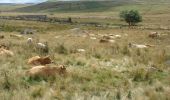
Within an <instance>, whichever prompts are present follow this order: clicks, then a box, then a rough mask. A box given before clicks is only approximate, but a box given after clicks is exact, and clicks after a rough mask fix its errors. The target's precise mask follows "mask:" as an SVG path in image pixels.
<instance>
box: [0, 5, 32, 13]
mask: <svg viewBox="0 0 170 100" xmlns="http://www.w3.org/2000/svg"><path fill="white" fill-rule="evenodd" d="M31 5H32V4H11V3H0V11H9V10H14V9H18V8H23V7H27V6H31Z"/></svg>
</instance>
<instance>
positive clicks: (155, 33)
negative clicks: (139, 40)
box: [149, 32, 159, 38]
mask: <svg viewBox="0 0 170 100" xmlns="http://www.w3.org/2000/svg"><path fill="white" fill-rule="evenodd" d="M149 37H150V38H157V37H159V34H158V32H152V33H150V34H149Z"/></svg>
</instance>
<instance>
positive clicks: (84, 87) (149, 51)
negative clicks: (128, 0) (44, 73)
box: [0, 5, 170, 100]
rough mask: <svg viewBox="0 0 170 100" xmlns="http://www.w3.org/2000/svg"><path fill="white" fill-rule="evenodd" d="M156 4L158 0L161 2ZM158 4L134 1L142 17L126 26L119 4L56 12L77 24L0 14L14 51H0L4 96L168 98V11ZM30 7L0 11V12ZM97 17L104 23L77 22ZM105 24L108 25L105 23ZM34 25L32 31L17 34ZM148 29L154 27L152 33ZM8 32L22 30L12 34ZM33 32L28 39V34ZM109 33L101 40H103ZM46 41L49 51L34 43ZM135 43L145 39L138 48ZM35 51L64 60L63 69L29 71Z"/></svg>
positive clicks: (14, 99)
mask: <svg viewBox="0 0 170 100" xmlns="http://www.w3.org/2000/svg"><path fill="white" fill-rule="evenodd" d="M159 6H160V5H159ZM167 6H169V5H166V6H164V5H161V7H162V8H161V7H160V8H157V6H156V5H155V8H156V9H155V10H154V9H152V10H151V11H150V12H147V13H146V11H147V10H148V9H149V7H147V8H145V7H144V6H141V5H134V6H133V7H134V8H138V9H139V11H140V12H142V15H143V22H142V23H140V24H139V25H138V26H135V27H133V28H129V27H128V26H126V23H124V22H123V21H121V20H120V19H119V17H118V13H119V11H121V10H122V9H127V8H129V7H130V6H128V7H127V6H122V7H121V6H120V7H116V8H115V9H112V10H111V11H108V12H91V13H87V12H84V13H79V12H74V13H62V12H60V13H54V14H53V15H51V14H49V13H43V14H47V15H48V16H51V17H58V18H68V17H71V18H72V19H73V21H74V22H75V21H76V22H77V24H59V23H48V22H38V21H24V20H4V19H0V30H1V31H0V35H3V36H4V38H2V39H0V45H5V46H7V47H9V50H10V51H12V52H13V53H14V55H13V56H8V55H3V54H1V53H0V97H1V99H2V100H22V99H23V98H24V100H34V99H35V100H41V99H44V100H70V99H71V100H128V99H129V100H170V95H169V94H170V24H169V21H170V12H169V9H168V7H167ZM22 14H28V13H17V12H15V13H14V12H2V13H1V14H0V15H2V16H4V15H6V16H7V15H12V16H16V15H22ZM89 22H97V23H100V24H101V25H104V26H99V27H96V26H91V25H79V23H89ZM105 25H107V26H105ZM24 29H34V30H36V32H35V33H34V34H22V35H21V34H20V32H21V31H22V30H24ZM151 32H158V33H159V34H160V35H159V37H156V38H150V37H149V36H148V35H149V34H150V33H151ZM11 35H21V36H20V37H18V36H16V37H12V36H11ZM28 38H32V40H33V42H32V44H31V45H30V44H28V43H27V42H28V41H27V39H28ZM103 38H107V39H106V40H105V41H101V40H102V39H103ZM39 42H40V43H47V49H48V51H43V50H39V49H37V45H36V43H39ZM130 44H135V45H146V46H147V47H146V48H137V47H135V46H130ZM34 56H49V57H50V58H51V59H52V61H53V63H52V64H49V66H59V65H64V66H65V67H66V71H67V72H66V73H65V74H64V75H59V74H57V75H55V76H54V77H36V78H32V77H29V76H28V75H27V74H26V72H27V71H28V70H29V69H30V68H32V67H33V66H32V65H29V64H27V61H28V59H29V58H31V57H34Z"/></svg>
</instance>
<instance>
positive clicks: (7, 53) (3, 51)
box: [0, 48, 14, 56]
mask: <svg viewBox="0 0 170 100" xmlns="http://www.w3.org/2000/svg"><path fill="white" fill-rule="evenodd" d="M0 55H5V56H13V55H14V53H13V52H12V51H9V50H6V49H4V48H0Z"/></svg>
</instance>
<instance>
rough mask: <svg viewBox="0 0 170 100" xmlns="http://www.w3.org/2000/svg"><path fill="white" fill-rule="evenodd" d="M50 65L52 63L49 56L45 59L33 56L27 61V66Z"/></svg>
mask: <svg viewBox="0 0 170 100" xmlns="http://www.w3.org/2000/svg"><path fill="white" fill-rule="evenodd" d="M50 63H52V61H51V59H50V57H49V56H46V57H39V56H35V57H32V58H30V59H29V60H28V64H31V65H46V64H50Z"/></svg>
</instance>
